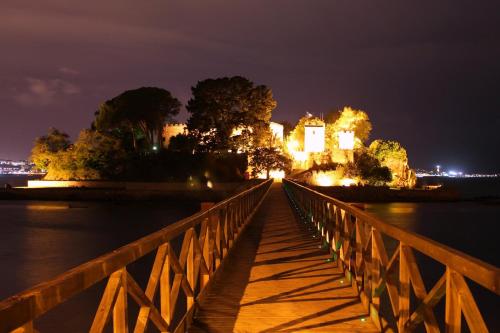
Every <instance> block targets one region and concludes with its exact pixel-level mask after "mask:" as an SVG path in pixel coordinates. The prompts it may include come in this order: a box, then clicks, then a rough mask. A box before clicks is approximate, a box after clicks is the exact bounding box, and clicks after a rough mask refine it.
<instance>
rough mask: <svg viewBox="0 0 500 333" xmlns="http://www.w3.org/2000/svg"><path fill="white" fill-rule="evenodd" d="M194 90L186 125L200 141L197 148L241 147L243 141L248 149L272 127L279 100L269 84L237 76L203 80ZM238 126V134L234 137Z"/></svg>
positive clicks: (188, 106) (214, 149) (229, 148)
mask: <svg viewBox="0 0 500 333" xmlns="http://www.w3.org/2000/svg"><path fill="white" fill-rule="evenodd" d="M191 91H192V94H193V97H192V98H191V99H190V100H189V102H188V104H187V107H186V108H187V110H188V112H189V113H190V114H191V116H190V118H189V119H188V123H187V127H188V130H189V133H190V135H192V136H193V137H195V138H196V140H197V142H198V143H199V144H198V150H204V151H221V150H222V151H223V150H238V149H240V148H241V147H239V146H238V144H241V143H245V144H246V147H244V148H245V150H248V149H249V147H250V146H257V145H258V144H259V142H260V140H261V139H262V134H263V133H265V132H266V131H268V130H269V120H270V119H271V112H272V110H273V109H274V108H275V107H276V101H275V100H274V99H273V96H272V92H271V89H269V88H267V87H266V86H264V85H259V86H254V84H253V83H252V82H251V81H249V80H248V79H246V78H243V77H241V76H234V77H231V78H228V77H224V78H218V79H207V80H204V81H200V82H198V83H197V84H196V86H195V87H192V88H191ZM235 130H237V131H238V132H239V134H238V136H239V137H238V138H234V139H231V136H232V135H233V132H234V131H235Z"/></svg>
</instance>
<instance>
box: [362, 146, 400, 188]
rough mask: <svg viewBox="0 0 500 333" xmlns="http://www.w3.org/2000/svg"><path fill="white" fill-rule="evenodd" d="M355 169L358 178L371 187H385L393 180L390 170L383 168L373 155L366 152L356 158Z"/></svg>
mask: <svg viewBox="0 0 500 333" xmlns="http://www.w3.org/2000/svg"><path fill="white" fill-rule="evenodd" d="M355 169H356V173H357V176H360V177H361V179H363V180H365V181H366V182H367V183H368V184H370V185H385V184H386V183H388V182H390V181H391V180H392V174H391V171H390V170H389V168H388V167H385V166H381V165H380V162H379V161H378V160H377V159H376V158H375V157H374V156H373V155H371V154H369V153H366V152H363V153H361V154H360V155H359V156H356V161H355Z"/></svg>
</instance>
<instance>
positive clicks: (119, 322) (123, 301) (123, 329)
mask: <svg viewBox="0 0 500 333" xmlns="http://www.w3.org/2000/svg"><path fill="white" fill-rule="evenodd" d="M113 332H114V333H128V306H127V270H126V269H125V268H122V269H121V281H120V285H119V287H118V294H117V295H116V300H115V305H114V306H113Z"/></svg>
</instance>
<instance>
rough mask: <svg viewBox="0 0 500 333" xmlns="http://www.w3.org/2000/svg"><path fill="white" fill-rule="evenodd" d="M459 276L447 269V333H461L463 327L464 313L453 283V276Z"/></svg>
mask: <svg viewBox="0 0 500 333" xmlns="http://www.w3.org/2000/svg"><path fill="white" fill-rule="evenodd" d="M455 274H457V273H456V272H454V271H453V270H452V269H450V268H449V267H446V305H445V325H446V333H460V331H461V325H462V312H461V310H460V301H459V298H458V293H457V290H456V288H455V285H454V283H453V275H455Z"/></svg>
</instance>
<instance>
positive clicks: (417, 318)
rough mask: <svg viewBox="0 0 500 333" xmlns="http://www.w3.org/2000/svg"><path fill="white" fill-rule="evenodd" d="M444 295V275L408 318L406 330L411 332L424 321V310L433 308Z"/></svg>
mask: <svg viewBox="0 0 500 333" xmlns="http://www.w3.org/2000/svg"><path fill="white" fill-rule="evenodd" d="M445 293H446V273H445V274H443V275H442V276H441V278H440V279H439V280H438V281H437V282H436V284H435V285H434V287H432V289H431V290H430V291H429V293H428V294H427V296H425V298H424V299H423V301H422V303H420V305H419V306H418V307H417V309H416V310H415V312H413V313H412V315H411V316H410V325H409V326H408V329H409V330H410V331H413V330H414V329H415V328H416V326H417V325H418V324H419V323H421V322H422V321H423V320H424V309H425V308H431V309H432V308H434V306H436V304H437V303H439V301H440V300H441V299H442V298H443V296H444V295H445Z"/></svg>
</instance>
